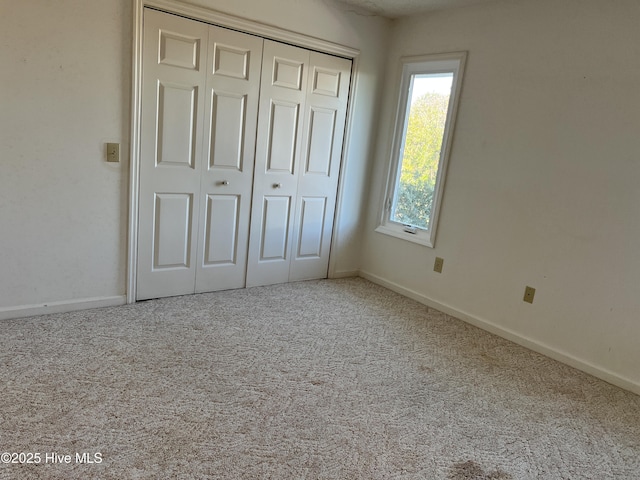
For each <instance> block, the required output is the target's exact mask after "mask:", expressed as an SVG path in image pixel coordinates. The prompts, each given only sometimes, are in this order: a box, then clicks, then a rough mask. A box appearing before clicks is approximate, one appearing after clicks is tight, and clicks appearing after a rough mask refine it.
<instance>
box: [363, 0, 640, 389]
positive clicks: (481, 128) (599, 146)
mask: <svg viewBox="0 0 640 480" xmlns="http://www.w3.org/2000/svg"><path fill="white" fill-rule="evenodd" d="M638 25H640V3H638V2H637V0H616V1H609V2H602V1H601V0H563V1H560V2H559V1H557V0H536V1H535V2H531V1H528V0H509V1H504V2H498V3H491V4H486V5H482V6H475V7H470V8H463V9H458V10H452V11H448V12H440V13H437V14H432V15H428V16H424V17H412V18H408V19H404V20H400V21H396V22H395V23H394V33H393V38H392V43H391V47H390V59H389V64H388V65H389V68H390V69H393V70H396V69H397V68H396V67H397V64H398V61H399V57H400V56H402V55H416V54H426V53H438V52H449V51H460V50H467V51H468V52H469V57H468V63H467V68H466V75H465V78H464V83H463V90H462V96H461V103H460V110H459V113H458V122H457V127H456V131H455V134H454V141H453V148H452V152H451V158H450V165H449V172H448V177H447V181H446V186H445V192H444V200H443V204H442V210H441V216H440V223H439V226H438V235H437V238H436V244H435V248H434V249H430V248H426V247H421V246H418V245H415V244H412V243H408V242H406V241H403V240H399V239H395V238H391V237H388V236H385V235H383V234H380V233H375V232H374V231H373V230H374V228H375V227H376V225H377V221H378V207H379V206H380V204H381V198H380V193H381V191H382V187H383V182H384V181H385V175H386V169H387V165H388V159H389V142H390V133H391V130H392V123H391V121H392V119H393V114H394V109H395V98H396V92H397V86H396V84H395V81H396V76H395V75H394V76H393V78H389V79H388V82H389V83H388V84H387V91H388V92H390V93H392V94H390V95H386V96H385V105H384V109H383V112H382V117H381V118H382V119H383V120H382V122H381V129H380V141H379V142H378V152H377V159H376V171H375V175H374V179H373V185H374V186H373V188H372V196H371V201H370V204H371V206H372V209H371V210H370V212H369V216H368V223H367V226H366V229H365V236H364V242H365V248H364V254H363V260H362V271H363V274H364V275H366V276H369V278H373V279H376V280H377V281H379V282H381V283H384V284H387V285H389V286H392V287H394V288H396V289H397V290H400V291H403V292H405V293H408V294H410V295H412V296H414V297H415V298H419V299H421V300H422V301H424V302H426V303H430V304H432V305H437V306H439V307H440V308H443V309H445V310H447V311H449V312H451V313H454V314H456V315H458V316H459V317H461V318H464V319H466V320H468V321H471V322H473V323H476V324H478V325H482V326H483V327H485V328H488V329H490V330H492V331H497V332H500V333H501V334H502V335H505V336H507V337H509V338H512V339H516V340H517V341H519V342H520V343H523V344H525V345H529V346H531V347H533V348H535V349H537V350H539V351H542V352H545V353H548V354H551V355H552V356H555V357H556V358H560V359H562V360H564V361H567V362H568V363H570V364H573V365H576V366H579V367H580V368H582V369H584V370H587V371H589V372H592V373H595V374H597V375H598V376H600V377H602V378H605V379H608V380H610V381H612V382H615V383H617V384H619V385H621V386H624V387H626V388H630V389H632V390H635V391H636V392H638V393H640V368H639V366H640V348H638V340H639V339H640V293H639V289H640V248H639V244H640V188H638V180H639V179H640V134H639V132H640V87H639V86H640V62H639V61H638V59H639V58H640V29H638ZM436 255H437V256H440V257H443V258H444V260H445V262H444V272H443V273H442V274H441V275H438V274H436V273H434V272H433V261H434V258H435V256H436ZM525 285H531V286H533V287H535V288H536V289H537V292H536V297H535V301H534V303H533V305H529V304H527V303H524V302H523V301H522V296H523V293H524V288H525Z"/></svg>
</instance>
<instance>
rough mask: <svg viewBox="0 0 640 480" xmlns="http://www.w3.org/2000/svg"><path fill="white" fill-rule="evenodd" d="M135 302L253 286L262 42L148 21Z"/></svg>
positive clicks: (200, 26) (165, 19) (162, 18)
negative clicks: (250, 267)
mask: <svg viewBox="0 0 640 480" xmlns="http://www.w3.org/2000/svg"><path fill="white" fill-rule="evenodd" d="M143 41H144V47H143V48H144V50H143V79H142V122H141V155H140V157H141V160H140V203H139V205H140V207H139V235H138V265H137V268H138V271H137V277H138V281H137V298H138V299H139V300H140V299H146V298H153V297H162V296H169V295H181V294H186V293H194V292H204V291H212V290H220V289H225V288H240V287H244V286H245V275H246V257H247V245H248V241H249V215H250V206H251V189H252V185H253V169H254V156H255V139H256V121H257V115H258V113H257V112H258V96H259V88H260V68H261V64H262V42H263V40H262V39H261V38H259V37H255V36H252V35H246V34H242V33H238V32H234V31H232V30H227V29H223V28H219V27H214V26H210V25H207V24H205V23H201V22H197V21H193V20H187V19H185V18H181V17H177V16H174V15H169V14H164V13H160V12H157V11H153V10H145V13H144V39H143Z"/></svg>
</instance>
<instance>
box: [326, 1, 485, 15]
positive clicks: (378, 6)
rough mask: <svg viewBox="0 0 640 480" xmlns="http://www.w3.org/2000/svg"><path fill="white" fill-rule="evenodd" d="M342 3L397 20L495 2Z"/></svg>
mask: <svg viewBox="0 0 640 480" xmlns="http://www.w3.org/2000/svg"><path fill="white" fill-rule="evenodd" d="M339 1H340V2H342V3H345V4H347V5H351V6H353V7H357V9H358V10H361V11H365V12H368V13H371V14H375V15H381V16H383V17H389V18H398V17H403V16H406V15H416V14H420V13H426V12H432V11H434V10H444V9H449V8H458V7H465V6H467V5H475V4H478V3H487V2H491V1H495V0H339Z"/></svg>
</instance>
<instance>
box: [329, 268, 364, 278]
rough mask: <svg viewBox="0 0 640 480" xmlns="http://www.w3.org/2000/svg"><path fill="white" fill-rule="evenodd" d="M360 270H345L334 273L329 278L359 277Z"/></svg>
mask: <svg viewBox="0 0 640 480" xmlns="http://www.w3.org/2000/svg"><path fill="white" fill-rule="evenodd" d="M359 276H360V271H359V270H343V271H341V272H333V273H332V274H331V275H329V278H347V277H359Z"/></svg>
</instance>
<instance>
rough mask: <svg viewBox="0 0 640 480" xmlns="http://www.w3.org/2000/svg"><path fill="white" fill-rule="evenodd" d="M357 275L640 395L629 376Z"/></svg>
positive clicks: (372, 277) (388, 283) (638, 386)
mask: <svg viewBox="0 0 640 480" xmlns="http://www.w3.org/2000/svg"><path fill="white" fill-rule="evenodd" d="M360 276H361V277H363V278H366V279H367V280H369V281H371V282H373V283H376V284H378V285H381V286H383V287H386V288H388V289H389V290H393V291H394V292H396V293H399V294H401V295H404V296H405V297H409V298H411V299H413V300H416V301H417V302H420V303H422V304H424V305H427V306H428V307H431V308H435V309H436V310H439V311H441V312H443V313H446V314H448V315H451V316H452V317H455V318H458V319H460V320H463V321H465V322H467V323H470V324H471V325H474V326H476V327H478V328H481V329H483V330H486V331H488V332H490V333H493V334H495V335H498V336H499V337H502V338H505V339H507V340H510V341H512V342H514V343H517V344H518V345H521V346H523V347H525V348H528V349H529V350H533V351H534V352H537V353H540V354H542V355H545V356H547V357H549V358H552V359H554V360H557V361H559V362H562V363H564V364H566V365H569V366H571V367H573V368H577V369H578V370H582V371H583V372H585V373H588V374H590V375H593V376H594V377H597V378H599V379H601V380H604V381H605V382H608V383H611V384H613V385H616V386H618V387H620V388H623V389H625V390H629V391H630V392H633V393H636V394H638V395H640V384H638V383H636V382H634V381H632V380H629V379H628V378H625V377H622V376H620V375H618V374H616V373H615V372H612V371H610V370H607V369H605V368H602V367H599V366H597V365H593V364H592V363H589V362H586V361H584V360H581V359H579V358H576V357H574V356H572V355H569V354H567V353H564V352H562V351H560V350H556V349H555V348H552V347H549V346H548V345H545V344H543V343H540V342H537V341H535V340H532V339H530V338H527V337H524V336H522V335H520V334H519V333H516V332H514V331H512V330H509V329H507V328H504V327H501V326H499V325H496V324H495V323H492V322H489V321H487V320H484V319H482V318H479V317H476V316H474V315H471V314H470V313H467V312H464V311H462V310H458V309H456V308H454V307H452V306H450V305H447V304H444V303H440V302H438V301H436V300H433V299H431V298H429V297H427V296H426V295H423V294H421V293H418V292H416V291H415V290H411V289H409V288H405V287H403V286H402V285H400V284H398V283H395V282H391V281H388V280H386V279H384V278H382V277H379V276H378V275H374V274H373V273H369V272H366V271H362V270H361V271H360Z"/></svg>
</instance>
